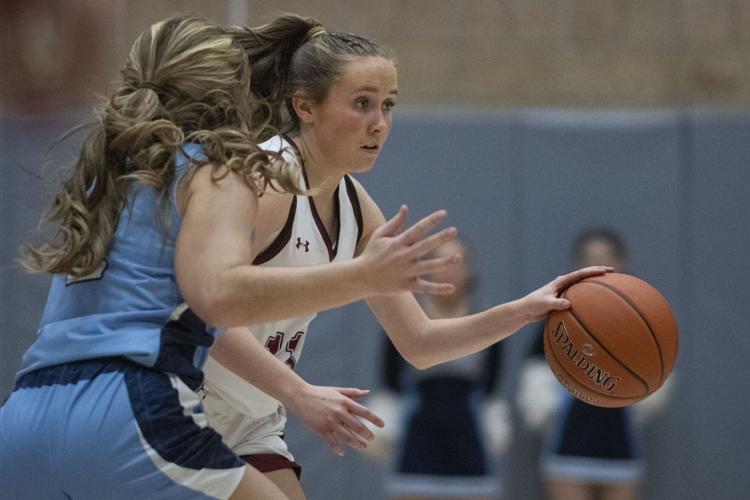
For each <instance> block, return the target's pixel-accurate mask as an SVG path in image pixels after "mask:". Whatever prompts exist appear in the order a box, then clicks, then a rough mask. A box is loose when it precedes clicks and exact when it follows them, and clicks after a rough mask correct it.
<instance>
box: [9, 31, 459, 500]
mask: <svg viewBox="0 0 750 500" xmlns="http://www.w3.org/2000/svg"><path fill="white" fill-rule="evenodd" d="M249 75H250V71H249V65H248V62H247V58H246V55H245V53H244V51H243V50H242V49H241V48H240V47H239V46H238V45H236V43H235V39H234V37H230V36H228V35H227V33H226V30H225V29H224V28H223V27H219V26H217V25H214V24H212V23H208V22H205V21H202V20H199V19H195V18H172V19H168V20H165V21H161V22H158V23H156V24H154V25H153V26H151V27H150V29H148V30H147V31H145V32H144V33H143V34H141V35H140V36H139V37H138V39H137V40H136V42H135V43H134V45H133V47H132V49H131V51H130V54H129V56H128V59H127V63H126V65H125V67H124V69H123V70H122V73H121V79H120V81H119V82H118V83H117V86H116V88H115V90H114V92H113V93H112V94H111V96H110V97H109V99H108V101H107V102H106V103H105V104H104V105H103V106H102V108H101V109H100V110H99V113H98V115H97V116H98V117H99V121H98V122H97V123H96V124H95V125H94V126H93V131H92V133H91V135H90V136H89V137H88V138H87V139H86V140H85V142H84V144H83V146H82V149H81V152H80V156H79V158H78V160H77V163H76V165H75V168H74V169H73V171H72V172H71V174H70V175H69V177H68V178H67V180H66V181H65V182H64V183H63V185H62V187H61V189H60V191H59V193H58V194H57V196H56V197H55V200H54V203H53V205H52V208H51V210H50V212H49V214H48V215H47V220H48V221H51V222H55V223H58V224H59V231H58V232H57V234H55V235H54V236H53V237H52V238H51V239H50V240H49V241H48V242H47V243H46V244H43V245H41V246H39V247H27V249H26V251H25V253H24V262H25V264H26V265H27V267H28V268H29V269H31V270H33V271H45V272H50V273H53V274H55V276H54V278H53V280H52V286H51V289H50V293H49V297H48V301H47V305H46V307H45V311H44V315H43V318H42V321H41V325H40V328H39V337H38V339H37V341H36V342H35V343H34V344H33V345H32V346H31V347H30V348H29V349H28V351H27V352H26V353H25V355H24V358H23V363H22V368H21V370H20V372H19V373H18V377H17V380H16V384H15V388H14V391H13V392H12V394H11V395H10V396H9V398H8V399H7V400H6V401H5V402H4V404H3V406H2V407H0V485H2V496H3V498H14V499H61V500H62V499H66V498H67V499H71V498H75V499H103V498H107V499H123V500H124V499H128V500H130V499H133V498H148V499H176V498H179V499H205V498H232V499H240V498H241V499H280V498H286V496H285V495H284V494H283V493H282V492H281V491H280V490H279V489H278V488H277V487H276V486H275V485H274V484H273V483H272V482H271V481H269V480H268V479H267V478H266V477H265V476H264V475H262V474H261V473H259V472H258V471H257V470H256V469H254V468H252V467H250V466H248V465H247V464H246V463H245V462H244V461H242V460H240V459H239V458H238V457H237V455H236V454H234V453H233V452H232V451H230V449H229V448H227V447H226V446H225V445H224V444H223V443H222V440H221V437H220V435H219V434H217V433H216V432H215V431H214V430H212V429H211V428H210V427H208V426H207V424H206V418H205V415H204V414H203V413H202V410H201V408H200V404H199V403H200V400H199V398H198V396H197V394H196V393H195V392H194V391H195V390H196V389H197V388H198V387H199V386H200V384H201V383H202V378H203V375H202V372H201V366H202V364H203V362H204V360H205V357H206V355H207V348H208V346H210V345H211V344H212V342H213V334H214V333H215V330H213V329H211V328H207V327H206V323H204V321H205V322H207V323H208V324H215V325H217V326H221V327H230V326H238V325H246V324H249V323H251V322H254V321H256V320H264V321H266V320H271V319H278V318H279V317H283V316H282V315H281V314H282V313H283V314H284V315H288V314H298V313H306V312H308V311H310V310H316V309H319V308H322V307H330V306H332V305H336V304H337V303H345V302H347V301H350V300H352V299H354V298H359V297H364V296H370V295H373V294H378V293H396V292H403V291H405V290H420V291H425V292H433V291H438V292H440V291H442V289H443V288H445V287H444V286H442V285H440V284H435V283H431V282H429V281H426V280H420V279H418V276H419V275H420V274H421V273H422V272H423V271H424V269H423V268H425V269H427V270H431V269H435V268H437V269H439V268H442V267H443V266H445V265H446V263H445V262H441V261H436V260H434V259H432V260H427V261H419V257H420V256H422V255H423V254H424V253H425V252H428V251H429V250H430V249H431V248H432V247H434V246H435V245H436V244H437V243H438V241H437V240H439V239H440V237H437V238H436V237H435V236H434V235H433V236H429V237H426V238H425V234H426V233H427V232H428V231H429V230H430V228H431V227H432V226H433V225H434V223H435V221H437V220H439V219H440V216H439V214H438V216H433V217H432V218H429V217H428V218H427V219H426V220H423V221H422V222H421V223H419V224H418V225H417V226H415V227H412V228H410V229H407V230H406V231H404V232H403V233H402V234H401V235H400V236H397V235H396V230H397V229H399V228H400V227H401V226H402V225H403V222H404V218H405V217H404V214H403V213H401V214H400V215H399V216H398V217H396V218H395V219H393V220H392V221H391V222H390V224H388V225H385V226H384V228H381V229H379V230H376V231H374V232H373V234H372V236H371V238H370V245H368V247H367V248H366V249H364V251H362V252H361V254H360V257H359V259H358V260H356V261H352V262H351V263H350V264H349V265H348V266H333V265H331V266H327V267H326V268H325V269H324V270H323V271H324V272H320V271H321V270H320V269H318V270H316V269H314V268H305V269H304V270H301V271H298V270H294V269H291V268H287V269H280V270H276V271H274V272H272V273H270V274H269V273H266V272H264V271H267V270H268V269H267V268H261V267H259V266H250V258H249V254H250V247H249V245H248V244H247V242H246V239H247V235H248V234H250V226H251V225H252V224H254V219H253V218H252V217H254V216H255V215H257V213H256V211H255V209H254V208H255V207H256V205H257V200H258V195H260V194H261V193H262V192H263V191H264V189H265V188H266V187H267V186H268V185H269V184H270V183H273V186H274V187H275V188H276V189H279V190H281V191H284V190H289V191H292V192H296V193H301V191H300V188H299V174H298V172H297V171H296V170H294V169H292V168H291V166H290V165H289V164H287V163H285V162H284V161H283V160H282V159H281V158H278V157H277V156H276V155H272V154H270V155H269V154H268V153H266V152H263V151H261V150H260V149H258V147H257V143H258V140H257V136H258V134H259V133H260V132H259V130H262V127H263V126H265V124H264V123H262V122H261V123H259V126H258V127H256V126H255V125H254V124H253V123H252V122H251V121H250V120H248V118H249V117H251V116H253V115H254V113H256V110H255V108H256V106H258V102H257V101H256V100H254V99H251V98H250V93H249V81H250V79H249ZM227 201H229V202H230V203H229V204H228V203H227ZM234 202H239V204H238V205H237V206H232V205H231V203H234ZM246 217H250V218H249V219H246ZM207 218H211V219H212V220H211V221H210V223H209V220H208V219H207ZM237 235H242V240H243V241H239V239H238V238H237ZM303 236H305V235H304V234H303ZM443 238H444V237H443ZM394 240H395V241H398V243H399V244H398V245H394V243H393V241H394ZM403 240H406V241H403ZM256 270H259V271H260V272H254V271H256ZM316 271H317V272H316ZM355 278H356V280H355ZM346 283H352V285H351V286H344V285H343V284H346ZM333 284H336V285H338V289H337V290H340V291H339V292H332V293H329V294H325V295H324V299H323V300H320V296H321V294H318V293H316V292H317V290H319V289H321V288H331V285H333ZM178 285H179V286H178ZM332 289H333V288H332ZM248 290H253V291H255V292H257V293H253V292H252V291H251V292H249V293H248ZM279 297H284V298H285V299H287V300H288V301H289V303H291V304H295V305H296V307H292V308H289V307H288V306H286V305H284V301H281V300H278V299H279ZM264 298H265V300H264ZM185 299H187V304H185V303H184V302H185ZM188 304H189V305H190V306H193V307H194V308H195V310H196V311H197V312H199V313H200V317H199V316H197V315H196V314H194V313H193V312H192V310H191V309H190V308H188V307H187V306H188ZM277 304H282V306H283V307H281V309H280V308H279V307H278V306H277ZM219 318H220V319H219ZM249 356H250V355H248V357H249ZM361 392H362V391H355V390H353V389H351V390H346V389H344V390H337V389H334V388H320V387H313V386H309V385H308V386H306V389H305V391H304V393H303V394H302V396H303V397H304V399H303V400H302V401H300V402H299V403H298V404H297V405H296V406H295V408H297V409H298V410H299V411H300V412H301V413H304V414H308V415H323V416H324V417H326V416H327V415H329V414H330V413H332V412H331V411H330V410H329V408H330V407H331V406H332V405H333V406H336V405H338V406H336V408H345V409H347V411H351V412H352V414H354V415H358V416H360V417H363V418H367V419H370V420H371V421H373V422H374V423H376V424H377V423H380V422H379V420H378V419H377V418H376V417H374V416H373V415H372V414H370V413H369V412H365V411H364V410H362V407H361V405H358V404H357V403H355V402H353V401H352V400H351V399H350V398H349V397H347V396H346V395H345V394H352V395H358V394H360V393H361ZM352 418H353V417H352ZM357 423H358V425H361V424H360V423H359V422H357ZM381 425H382V423H381ZM334 428H336V429H339V428H340V429H342V432H346V429H347V424H346V423H344V424H341V423H339V422H337V423H336V425H335V426H334Z"/></svg>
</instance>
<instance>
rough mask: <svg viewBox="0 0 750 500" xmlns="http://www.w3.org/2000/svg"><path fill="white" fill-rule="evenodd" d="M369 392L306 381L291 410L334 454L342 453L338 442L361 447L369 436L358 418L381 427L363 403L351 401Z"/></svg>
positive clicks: (341, 447) (369, 433) (369, 432)
mask: <svg viewBox="0 0 750 500" xmlns="http://www.w3.org/2000/svg"><path fill="white" fill-rule="evenodd" d="M368 393H369V391H367V390H363V389H355V388H351V387H323V386H315V385H308V386H307V387H306V390H304V391H301V393H300V394H299V395H298V396H297V397H296V399H295V402H294V403H293V407H292V406H290V405H287V406H289V410H290V411H292V412H293V413H294V414H295V415H296V416H297V418H299V419H300V420H301V421H302V423H303V424H305V425H306V426H307V427H309V428H311V429H312V430H314V431H315V432H317V433H318V434H320V435H321V436H322V437H323V439H324V440H325V441H326V442H327V443H328V446H330V447H331V449H332V450H333V451H334V453H336V454H337V455H340V456H341V455H343V454H344V448H343V446H342V443H346V444H348V445H349V446H351V447H352V448H357V449H363V448H366V447H367V442H368V441H370V440H372V439H373V437H374V436H373V433H372V432H371V431H370V430H369V429H368V428H367V426H366V425H365V424H364V423H363V422H362V421H361V420H360V418H361V419H364V420H367V421H369V422H371V423H372V424H374V425H376V426H378V427H383V425H385V424H384V423H383V420H382V419H381V418H380V417H379V416H377V415H376V414H375V413H373V412H372V411H370V410H369V409H368V408H366V407H365V406H363V405H361V404H359V403H357V402H356V401H354V399H353V398H361V397H364V396H366V395H367V394H368Z"/></svg>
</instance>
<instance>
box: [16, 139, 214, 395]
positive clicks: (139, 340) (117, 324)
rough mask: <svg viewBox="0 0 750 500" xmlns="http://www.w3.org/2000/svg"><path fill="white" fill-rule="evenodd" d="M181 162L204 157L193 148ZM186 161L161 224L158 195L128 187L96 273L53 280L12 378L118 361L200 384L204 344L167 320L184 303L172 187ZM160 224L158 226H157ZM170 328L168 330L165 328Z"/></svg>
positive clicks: (195, 323)
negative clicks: (98, 361)
mask: <svg viewBox="0 0 750 500" xmlns="http://www.w3.org/2000/svg"><path fill="white" fill-rule="evenodd" d="M184 149H185V152H186V153H187V155H188V157H190V158H195V159H202V158H204V155H203V151H202V149H201V147H200V146H199V145H196V144H188V145H186V146H185V148H184ZM190 164H191V162H190V161H189V159H188V158H185V157H184V156H182V155H179V156H178V159H177V162H176V174H175V180H174V182H173V183H172V185H171V186H170V188H169V189H168V191H167V195H168V198H169V199H168V200H164V201H165V203H167V204H168V214H169V215H168V223H165V222H164V221H162V222H160V218H159V217H160V216H159V213H160V212H159V210H160V208H159V207H160V203H159V194H158V192H157V191H156V190H155V189H153V188H152V187H150V186H146V185H143V184H139V183H135V182H134V183H132V185H131V187H130V190H129V194H128V201H127V203H126V204H125V206H124V207H123V209H122V212H121V213H120V216H119V219H118V221H117V227H116V229H115V232H114V234H113V237H112V240H111V242H110V249H109V252H108V253H107V256H106V259H105V260H104V261H103V262H102V265H101V266H100V267H99V269H98V270H97V271H95V272H94V273H91V274H90V275H88V276H85V277H80V278H73V277H71V276H65V275H56V276H54V277H53V279H52V284H51V288H50V291H49V295H48V298H47V303H46V306H45V308H44V313H43V316H42V320H41V325H40V327H39V330H38V338H37V340H36V342H35V343H34V344H33V345H32V346H31V347H30V348H29V349H28V350H27V351H26V353H25V354H24V356H23V364H22V369H21V370H20V372H19V377H20V376H21V375H23V374H25V373H28V372H30V371H33V370H37V369H39V368H43V367H46V366H52V365H59V364H62V363H68V362H73V361H79V360H84V359H92V358H103V357H113V356H124V357H126V358H128V359H130V360H132V361H134V362H136V363H139V364H141V365H145V366H148V367H153V368H157V369H163V370H164V371H169V372H171V373H175V374H178V375H185V376H187V378H189V379H192V380H197V379H196V377H197V378H200V371H199V369H198V367H199V366H201V365H202V364H203V362H204V361H205V357H206V355H207V347H208V345H210V344H211V342H212V338H211V336H210V335H209V334H208V333H207V332H206V329H205V326H203V325H201V322H200V321H199V320H197V317H195V316H192V318H191V319H190V320H189V321H185V317H186V316H189V315H183V317H182V318H181V320H182V323H181V324H180V325H175V321H172V322H170V321H169V319H170V317H171V316H172V315H173V313H175V317H174V318H172V319H173V320H175V319H176V316H177V314H179V313H183V312H185V311H184V309H185V306H182V307H181V308H179V309H178V307H179V306H181V304H183V302H184V300H183V298H182V295H181V294H180V291H179V289H178V287H177V281H176V278H175V272H174V246H175V240H176V237H177V233H178V231H179V228H180V222H181V217H180V214H179V211H178V210H177V205H176V199H175V196H176V186H177V182H178V181H179V179H180V178H181V177H182V175H183V174H184V173H185V172H186V171H187V170H188V169H189V166H190ZM160 226H164V227H160ZM170 325H171V326H170Z"/></svg>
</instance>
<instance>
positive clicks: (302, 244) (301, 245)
mask: <svg viewBox="0 0 750 500" xmlns="http://www.w3.org/2000/svg"><path fill="white" fill-rule="evenodd" d="M295 246H296V247H297V248H302V247H305V252H309V251H310V242H309V241H307V240H305V242H304V243H302V238H300V237H299V236H297V244H296V245H295Z"/></svg>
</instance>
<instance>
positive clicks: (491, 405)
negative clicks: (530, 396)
mask: <svg viewBox="0 0 750 500" xmlns="http://www.w3.org/2000/svg"><path fill="white" fill-rule="evenodd" d="M456 252H459V253H461V254H462V255H463V257H464V259H463V261H462V264H461V265H459V266H455V267H453V268H451V269H449V270H448V271H444V272H441V273H440V276H432V278H433V279H435V280H438V281H440V282H445V283H453V284H455V285H456V292H455V293H454V294H452V295H448V296H437V295H436V296H430V297H427V296H423V297H422V298H421V303H422V307H423V308H424V310H425V312H426V313H427V315H428V316H430V317H431V318H436V319H437V318H448V317H457V316H463V315H466V314H469V313H471V312H472V311H475V310H478V304H477V303H476V296H475V293H474V292H475V290H476V287H477V274H476V261H475V259H474V256H473V254H472V252H471V249H470V245H469V243H468V241H467V240H466V239H461V238H459V239H457V240H455V241H451V242H448V243H446V244H444V245H443V246H441V247H440V248H439V249H438V250H436V252H435V254H436V255H435V256H448V255H450V254H452V253H456ZM384 338H385V345H384V350H383V362H382V370H383V379H384V387H383V389H382V390H381V391H378V392H376V393H374V394H372V395H371V396H370V398H368V403H369V405H370V407H371V408H372V410H373V411H375V412H376V413H378V414H380V415H381V416H382V417H383V419H384V420H385V422H386V427H385V429H373V431H374V432H375V433H376V438H375V443H374V444H371V445H370V446H369V447H368V450H369V451H370V452H372V453H375V454H377V455H379V456H380V457H383V458H386V457H387V458H391V459H392V460H391V462H392V466H393V468H394V470H393V471H392V473H391V474H390V475H389V477H388V481H387V484H386V490H387V492H388V494H389V497H390V498H393V499H399V500H407V499H417V498H418V499H422V500H426V499H432V498H435V499H437V498H440V499H447V498H462V499H466V498H471V499H477V500H479V499H490V498H497V496H498V493H499V486H500V483H499V480H498V478H497V477H496V476H495V475H494V474H493V472H492V469H493V467H492V462H493V460H492V456H493V455H497V454H498V453H500V452H502V451H503V450H504V449H505V448H506V446H507V444H508V441H509V437H510V428H509V418H508V412H507V405H506V404H505V402H504V401H503V400H502V399H501V398H499V397H497V395H496V392H497V391H496V387H497V386H498V383H497V382H498V373H499V369H500V359H501V352H502V349H501V346H502V343H497V344H495V345H493V346H492V347H490V348H488V349H486V350H484V351H481V352H478V353H476V354H474V355H472V356H469V357H467V358H463V359H459V360H456V361H452V362H449V363H444V364H441V365H437V366H435V367H432V368H429V369H427V370H421V371H417V370H414V369H413V368H411V367H410V366H409V365H407V364H406V362H405V361H404V360H403V359H402V358H401V356H400V355H399V354H398V352H397V351H396V348H395V347H394V346H393V344H392V343H391V342H390V341H389V340H388V338H387V337H385V336H384Z"/></svg>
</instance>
